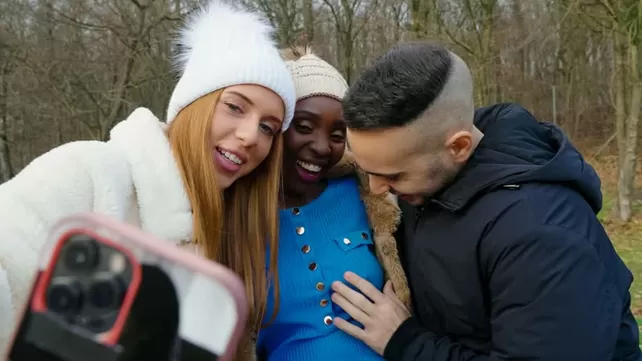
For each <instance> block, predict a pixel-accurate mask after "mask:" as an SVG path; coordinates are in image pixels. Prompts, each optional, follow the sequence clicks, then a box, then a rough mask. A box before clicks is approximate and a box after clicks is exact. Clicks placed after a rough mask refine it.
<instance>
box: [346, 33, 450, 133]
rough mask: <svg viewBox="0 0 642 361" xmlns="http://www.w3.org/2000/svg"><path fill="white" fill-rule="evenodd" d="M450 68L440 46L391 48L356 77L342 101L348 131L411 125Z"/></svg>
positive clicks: (447, 55) (414, 44)
mask: <svg viewBox="0 0 642 361" xmlns="http://www.w3.org/2000/svg"><path fill="white" fill-rule="evenodd" d="M452 66H453V58H452V56H451V54H450V52H449V51H448V49H446V48H445V47H443V46H442V45H439V44H436V43H430V42H409V43H403V44H398V45H395V46H394V47H392V48H391V49H390V50H388V51H387V52H386V53H385V54H383V55H381V56H380V57H378V58H377V59H375V61H374V62H373V63H372V64H371V65H370V66H368V67H367V68H366V69H365V70H364V71H363V72H362V73H361V74H360V75H359V76H358V77H357V79H356V80H355V82H354V84H352V86H351V87H350V89H349V90H348V92H347V93H346V95H345V97H344V98H343V115H344V117H345V121H346V124H347V126H348V128H351V129H357V130H371V129H384V128H393V127H399V126H403V125H406V124H408V123H410V122H412V121H413V120H415V119H416V118H417V117H418V116H419V115H421V114H422V113H423V112H424V111H425V110H426V109H428V107H430V106H431V105H432V103H433V102H434V101H435V99H437V97H438V96H439V94H440V93H441V92H442V89H443V88H444V86H445V84H446V82H447V81H448V78H449V75H450V72H451V69H452Z"/></svg>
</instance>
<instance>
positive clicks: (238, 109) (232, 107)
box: [225, 103, 243, 113]
mask: <svg viewBox="0 0 642 361" xmlns="http://www.w3.org/2000/svg"><path fill="white" fill-rule="evenodd" d="M225 105H227V107H228V108H229V109H230V110H231V111H233V112H234V113H242V112H243V109H241V107H239V106H238V105H235V104H232V103H225Z"/></svg>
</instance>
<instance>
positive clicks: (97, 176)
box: [0, 108, 192, 355]
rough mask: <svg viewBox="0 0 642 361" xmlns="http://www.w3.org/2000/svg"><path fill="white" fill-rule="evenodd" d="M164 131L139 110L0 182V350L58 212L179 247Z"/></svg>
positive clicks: (174, 180) (183, 207)
mask: <svg viewBox="0 0 642 361" xmlns="http://www.w3.org/2000/svg"><path fill="white" fill-rule="evenodd" d="M165 129H166V126H165V124H164V123H162V122H160V121H159V120H158V119H157V118H156V117H155V116H154V115H153V114H152V113H151V112H150V111H149V110H147V109H145V108H138V109H136V110H135V111H134V112H133V113H132V114H131V115H130V116H129V117H128V118H127V119H126V120H124V121H122V122H121V123H119V124H118V125H116V126H115V127H114V129H113V130H112V131H111V134H110V140H109V141H108V142H98V141H80V142H73V143H68V144H65V145H62V146H60V147H58V148H55V149H53V150H51V151H49V152H48V153H46V154H44V155H42V156H40V157H38V158H36V159H35V160H34V161H33V162H31V163H30V164H29V165H28V166H27V167H26V168H25V169H24V170H23V171H22V172H20V173H19V174H18V175H16V176H15V177H14V178H13V179H12V180H10V181H8V182H6V183H4V184H2V185H0V355H3V354H4V353H5V352H6V348H7V343H8V339H9V337H10V336H11V333H12V331H13V328H14V326H15V322H16V317H17V313H19V312H21V310H22V307H23V304H24V302H25V301H26V297H27V296H28V293H29V292H30V287H31V284H32V281H33V277H34V276H35V272H36V270H37V262H38V256H39V250H40V248H41V247H42V245H43V244H44V243H45V242H46V241H47V233H48V230H49V229H50V227H51V226H52V225H53V223H55V222H57V221H58V220H59V219H60V218H61V217H64V216H68V215H71V214H74V213H78V212H95V213H100V214H104V215H106V216H109V217H112V218H114V219H117V220H121V221H125V222H128V223H131V224H134V225H137V226H139V227H141V228H142V229H143V230H145V231H147V232H150V233H152V234H154V235H156V236H158V237H160V238H163V239H166V240H169V241H171V242H175V243H177V244H179V243H180V242H181V241H183V240H189V239H191V235H192V214H191V209H190V204H189V200H188V198H187V194H186V192H185V189H184V187H183V183H182V180H181V176H180V173H179V170H178V167H177V166H176V163H175V160H174V157H173V155H172V152H171V148H170V146H169V142H168V140H167V137H166V135H165Z"/></svg>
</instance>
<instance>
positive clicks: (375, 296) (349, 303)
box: [332, 272, 410, 356]
mask: <svg viewBox="0 0 642 361" xmlns="http://www.w3.org/2000/svg"><path fill="white" fill-rule="evenodd" d="M344 278H345V280H346V281H347V282H348V283H350V284H352V285H354V286H355V287H356V288H357V289H358V290H359V291H361V292H362V293H363V294H361V293H359V292H357V291H355V290H353V289H352V288H350V287H348V286H347V285H345V284H344V283H343V282H339V281H336V282H334V283H332V289H333V290H334V291H335V293H334V294H333V295H332V301H333V302H334V303H335V304H337V305H338V306H339V307H341V308H342V309H343V310H344V311H346V312H347V313H348V314H349V315H350V316H351V317H352V318H354V319H355V320H356V321H357V322H359V323H361V324H362V325H363V328H361V327H358V326H355V325H353V324H352V323H350V322H348V321H346V320H344V319H342V318H340V317H336V318H335V319H334V324H335V325H336V326H337V328H339V329H341V330H343V331H344V332H346V333H348V334H350V335H352V336H353V337H356V338H358V339H359V340H361V341H363V342H364V343H365V344H366V345H368V346H370V348H372V349H373V350H375V351H376V352H377V353H379V355H382V356H383V351H384V350H385V348H386V345H387V344H388V341H390V338H391V337H392V335H393V334H394V333H395V331H396V330H397V328H399V326H400V325H401V324H402V323H403V322H404V321H405V320H406V319H408V317H410V312H409V311H408V309H407V308H406V307H405V306H404V304H403V303H402V302H401V301H400V300H399V298H398V297H397V295H396V294H395V292H394V290H393V288H392V283H391V282H390V281H388V282H386V285H385V286H384V288H383V292H381V291H379V290H378V289H377V288H376V287H375V286H373V285H372V284H371V283H370V282H368V281H366V280H365V279H363V278H361V277H359V276H358V275H356V274H354V273H352V272H346V273H345V275H344ZM364 295H365V296H364Z"/></svg>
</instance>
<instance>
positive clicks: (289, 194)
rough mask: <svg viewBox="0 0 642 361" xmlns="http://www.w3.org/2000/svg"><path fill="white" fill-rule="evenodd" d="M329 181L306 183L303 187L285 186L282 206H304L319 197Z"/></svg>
mask: <svg viewBox="0 0 642 361" xmlns="http://www.w3.org/2000/svg"><path fill="white" fill-rule="evenodd" d="M327 186H328V183H327V182H326V181H322V182H319V183H315V184H306V185H305V186H304V187H301V189H293V188H288V187H284V190H283V197H281V203H282V204H281V208H292V207H302V206H305V205H306V204H309V203H311V202H312V201H314V200H315V199H317V198H318V197H319V196H320V195H321V193H323V191H324V190H325V189H326V187H327Z"/></svg>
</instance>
